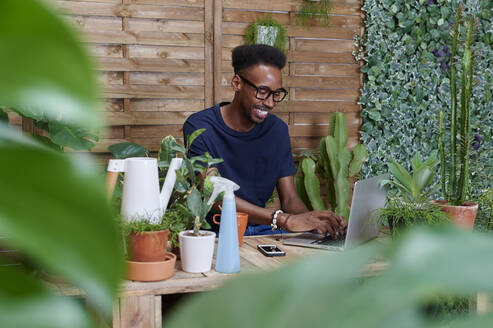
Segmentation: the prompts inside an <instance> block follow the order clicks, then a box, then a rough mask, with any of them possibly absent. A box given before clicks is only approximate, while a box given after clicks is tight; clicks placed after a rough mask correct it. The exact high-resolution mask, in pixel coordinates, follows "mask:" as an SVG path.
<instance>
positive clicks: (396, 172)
mask: <svg viewBox="0 0 493 328" xmlns="http://www.w3.org/2000/svg"><path fill="white" fill-rule="evenodd" d="M388 166H389V170H390V173H392V175H393V176H394V177H395V178H396V179H397V180H398V181H399V182H400V183H401V184H402V185H403V186H404V187H405V188H406V189H407V190H413V179H412V177H411V175H410V174H409V172H407V171H406V169H405V168H404V167H403V166H402V165H401V164H399V163H397V162H396V161H394V160H392V161H391V163H388Z"/></svg>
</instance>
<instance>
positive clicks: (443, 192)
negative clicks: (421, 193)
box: [438, 111, 450, 202]
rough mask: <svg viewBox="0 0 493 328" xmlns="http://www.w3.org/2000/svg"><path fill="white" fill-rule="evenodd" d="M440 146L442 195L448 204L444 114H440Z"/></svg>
mask: <svg viewBox="0 0 493 328" xmlns="http://www.w3.org/2000/svg"><path fill="white" fill-rule="evenodd" d="M438 145H439V147H440V174H441V176H442V194H443V198H444V199H445V200H446V201H447V202H448V201H449V200H450V199H449V198H450V195H449V194H448V193H447V184H446V181H447V177H446V173H445V172H446V168H445V149H444V145H443V112H442V111H440V112H439V113H438Z"/></svg>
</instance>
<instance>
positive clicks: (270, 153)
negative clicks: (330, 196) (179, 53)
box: [183, 103, 296, 207]
mask: <svg viewBox="0 0 493 328" xmlns="http://www.w3.org/2000/svg"><path fill="white" fill-rule="evenodd" d="M226 104H227V103H221V104H219V105H216V106H214V107H211V108H207V109H204V110H202V111H200V112H197V113H194V114H192V115H191V116H190V117H189V118H188V119H187V120H186V122H185V123H184V124H183V135H184V137H185V140H186V136H188V135H190V134H191V133H192V132H193V131H195V130H197V129H201V128H205V129H206V130H205V132H203V133H202V134H201V135H200V136H199V137H198V138H197V139H195V141H194V142H193V144H192V146H191V148H190V154H189V155H190V156H197V155H202V154H203V153H204V152H206V151H207V152H209V153H210V154H211V156H212V157H214V158H222V159H223V160H224V162H222V163H220V164H218V165H217V168H218V170H219V173H220V174H221V176H222V177H225V178H227V179H230V180H231V181H234V182H235V183H237V184H238V185H239V186H240V189H239V190H238V191H236V192H235V195H236V196H238V197H240V198H242V199H244V200H246V201H248V202H250V203H252V204H255V205H257V206H261V207H264V206H265V203H266V202H267V200H268V199H269V197H270V196H271V195H272V192H273V191H274V188H275V186H276V183H277V180H278V179H279V178H282V177H285V176H289V175H294V174H295V173H296V168H295V166H294V162H293V156H292V154H291V144H290V141H289V132H288V126H287V125H286V123H284V122H283V121H282V120H281V119H279V118H278V117H277V116H275V115H274V114H269V115H268V116H267V117H266V118H265V120H264V121H263V122H262V123H260V124H256V125H255V126H254V127H253V128H252V129H251V130H250V131H248V132H237V131H235V130H233V129H231V128H229V127H228V126H227V125H226V123H224V120H223V118H222V115H221V110H220V106H224V105H226Z"/></svg>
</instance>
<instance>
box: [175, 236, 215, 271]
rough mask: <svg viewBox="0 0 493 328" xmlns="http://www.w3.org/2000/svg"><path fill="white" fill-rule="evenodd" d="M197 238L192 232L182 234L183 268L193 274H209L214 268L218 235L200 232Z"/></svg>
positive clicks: (181, 252)
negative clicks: (213, 262) (213, 257)
mask: <svg viewBox="0 0 493 328" xmlns="http://www.w3.org/2000/svg"><path fill="white" fill-rule="evenodd" d="M199 233H200V235H199V236H196V235H194V234H193V231H192V230H187V231H182V232H180V235H179V238H180V255H181V268H182V269H183V271H186V272H192V273H201V272H208V271H210V270H211V267H212V256H213V255H214V244H215V241H216V234H215V233H214V232H212V231H202V230H200V232H199Z"/></svg>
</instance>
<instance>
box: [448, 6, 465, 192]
mask: <svg viewBox="0 0 493 328" xmlns="http://www.w3.org/2000/svg"><path fill="white" fill-rule="evenodd" d="M461 13H462V7H461V6H459V8H458V9H457V15H456V16H455V24H454V34H453V35H454V38H453V40H452V57H450V58H451V59H450V92H451V96H452V97H451V98H452V99H451V113H450V159H451V163H450V173H449V179H450V182H449V183H450V185H449V192H448V195H445V193H444V197H445V199H447V201H450V197H455V196H456V188H457V186H456V183H457V182H456V173H455V172H456V153H455V151H456V139H457V128H456V122H457V87H456V82H455V55H456V52H457V40H458V37H459V23H460V20H461Z"/></svg>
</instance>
